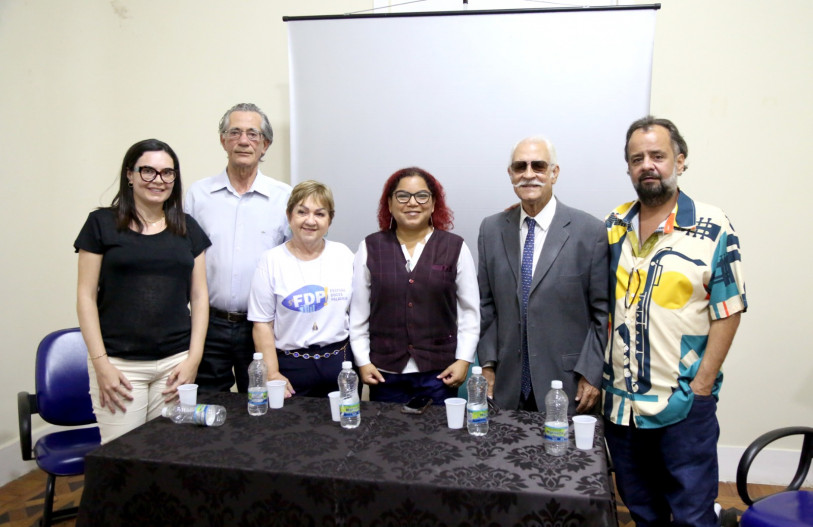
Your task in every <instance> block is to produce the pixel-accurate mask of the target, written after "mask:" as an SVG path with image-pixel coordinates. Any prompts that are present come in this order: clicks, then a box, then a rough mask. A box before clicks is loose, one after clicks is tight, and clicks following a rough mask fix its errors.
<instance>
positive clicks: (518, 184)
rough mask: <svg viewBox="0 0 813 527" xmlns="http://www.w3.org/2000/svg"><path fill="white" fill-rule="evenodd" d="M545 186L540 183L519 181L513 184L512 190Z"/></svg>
mask: <svg viewBox="0 0 813 527" xmlns="http://www.w3.org/2000/svg"><path fill="white" fill-rule="evenodd" d="M544 186H545V184H544V183H542V182H541V181H536V180H534V181H520V182H519V183H514V188H519V187H544Z"/></svg>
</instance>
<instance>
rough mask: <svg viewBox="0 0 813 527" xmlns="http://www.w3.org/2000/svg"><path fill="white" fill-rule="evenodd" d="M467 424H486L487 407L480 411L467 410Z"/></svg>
mask: <svg viewBox="0 0 813 527" xmlns="http://www.w3.org/2000/svg"><path fill="white" fill-rule="evenodd" d="M469 422H470V423H475V424H482V423H487V422H488V406H486V407H485V408H481V409H475V408H469Z"/></svg>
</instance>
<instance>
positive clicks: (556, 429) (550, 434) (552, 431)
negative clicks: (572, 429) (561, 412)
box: [545, 422, 567, 443]
mask: <svg viewBox="0 0 813 527" xmlns="http://www.w3.org/2000/svg"><path fill="white" fill-rule="evenodd" d="M545 441H549V442H551V443H564V442H566V441H567V424H566V423H555V422H548V423H545Z"/></svg>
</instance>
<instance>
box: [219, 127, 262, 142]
mask: <svg viewBox="0 0 813 527" xmlns="http://www.w3.org/2000/svg"><path fill="white" fill-rule="evenodd" d="M243 134H246V138H247V139H248V140H249V141H251V142H252V143H256V142H258V141H259V140H260V138H261V137H262V136H263V133H262V132H261V131H259V130H256V129H254V128H249V129H248V130H241V129H240V128H229V129H228V130H226V133H225V134H223V135H225V136H226V137H227V138H228V139H230V140H232V141H236V140H238V139H240V138H241V137H242V136H243Z"/></svg>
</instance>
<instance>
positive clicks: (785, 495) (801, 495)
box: [737, 426, 813, 527]
mask: <svg viewBox="0 0 813 527" xmlns="http://www.w3.org/2000/svg"><path fill="white" fill-rule="evenodd" d="M792 435H803V436H804V442H803V443H802V451H801V453H800V456H799V466H798V467H797V469H796V474H795V475H794V476H793V480H792V481H791V483H790V485H788V486H787V488H786V489H785V490H784V491H782V492H778V493H776V494H771V495H770V496H765V497H762V498H751V496H749V495H748V469H749V468H750V467H751V463H752V462H753V461H754V459H755V458H756V457H757V454H759V452H760V451H761V450H762V449H763V448H765V447H766V446H768V445H769V444H770V443H773V442H774V441H776V440H777V439H780V438H783V437H787V436H792ZM811 459H813V428H810V427H806V426H791V427H787V428H779V429H777V430H773V431H771V432H768V433H766V434H762V435H761V436H759V437H758V438H757V439H756V440H755V441H754V442H753V443H751V444H750V445H749V446H748V448H746V449H745V452H744V453H743V455H742V457H741V458H740V464H739V466H738V467H737V492H738V493H739V495H740V498H741V499H742V501H743V502H744V503H745V504H746V505H749V507H748V509H747V510H746V511H745V512H744V513H743V515H742V517H741V518H740V526H741V527H813V492H810V491H806V490H799V489H800V488H801V486H802V484H803V483H804V481H805V478H806V477H807V473H808V471H809V470H810V463H811Z"/></svg>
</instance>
